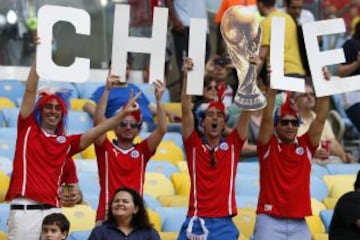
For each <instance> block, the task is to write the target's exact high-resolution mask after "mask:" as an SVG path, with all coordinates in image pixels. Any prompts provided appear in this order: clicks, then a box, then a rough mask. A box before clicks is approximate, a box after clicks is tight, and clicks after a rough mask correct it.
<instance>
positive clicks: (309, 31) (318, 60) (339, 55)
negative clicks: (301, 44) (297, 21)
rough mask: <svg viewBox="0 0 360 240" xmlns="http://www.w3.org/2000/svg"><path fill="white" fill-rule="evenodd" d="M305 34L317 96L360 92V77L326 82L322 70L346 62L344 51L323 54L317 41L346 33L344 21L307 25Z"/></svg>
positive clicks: (304, 26)
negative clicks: (328, 36)
mask: <svg viewBox="0 0 360 240" xmlns="http://www.w3.org/2000/svg"><path fill="white" fill-rule="evenodd" d="M303 32H304V40H305V46H306V52H307V56H308V60H309V66H310V71H311V75H312V79H313V84H314V89H315V92H316V96H318V97H321V96H329V95H333V94H338V93H343V92H349V91H354V90H360V84H359V83H360V75H356V76H351V77H345V78H339V77H332V78H331V80H330V81H326V80H325V79H324V76H323V73H322V70H321V68H322V67H323V66H327V65H332V64H338V63H343V62H345V55H344V51H343V49H340V48H339V49H333V50H328V51H323V52H321V51H320V49H319V45H318V41H317V37H318V36H322V35H327V34H336V33H342V32H345V23H344V20H343V19H342V18H337V19H330V20H323V21H317V22H311V23H306V24H304V25H303Z"/></svg>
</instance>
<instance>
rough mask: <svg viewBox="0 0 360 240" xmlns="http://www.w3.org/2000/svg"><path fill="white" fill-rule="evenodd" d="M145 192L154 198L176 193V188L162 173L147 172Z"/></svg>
mask: <svg viewBox="0 0 360 240" xmlns="http://www.w3.org/2000/svg"><path fill="white" fill-rule="evenodd" d="M144 194H149V195H151V196H152V197H154V198H158V197H159V196H161V195H174V194H175V190H174V186H173V184H172V183H171V181H170V180H169V179H168V178H166V177H165V175H163V174H161V173H148V172H147V173H145V184H144Z"/></svg>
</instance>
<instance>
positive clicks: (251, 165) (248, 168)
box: [236, 162, 260, 176]
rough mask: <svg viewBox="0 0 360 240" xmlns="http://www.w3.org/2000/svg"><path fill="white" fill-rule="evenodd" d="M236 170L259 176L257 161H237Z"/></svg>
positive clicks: (244, 173) (239, 172)
mask: <svg viewBox="0 0 360 240" xmlns="http://www.w3.org/2000/svg"><path fill="white" fill-rule="evenodd" d="M236 170H237V174H243V175H254V176H259V171H260V166H259V162H239V163H238V165H237V169H236Z"/></svg>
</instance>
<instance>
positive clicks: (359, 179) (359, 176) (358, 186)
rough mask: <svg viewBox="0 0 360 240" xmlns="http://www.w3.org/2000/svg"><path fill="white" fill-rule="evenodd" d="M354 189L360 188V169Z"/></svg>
mask: <svg viewBox="0 0 360 240" xmlns="http://www.w3.org/2000/svg"><path fill="white" fill-rule="evenodd" d="M354 189H355V190H357V189H360V170H359V171H358V173H357V176H356V181H355V183H354Z"/></svg>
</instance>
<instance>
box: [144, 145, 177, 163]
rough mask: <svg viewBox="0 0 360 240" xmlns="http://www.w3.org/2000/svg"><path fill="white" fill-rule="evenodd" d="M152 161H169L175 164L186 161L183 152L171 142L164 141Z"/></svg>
mask: <svg viewBox="0 0 360 240" xmlns="http://www.w3.org/2000/svg"><path fill="white" fill-rule="evenodd" d="M151 160H167V161H169V162H171V163H173V164H176V162H178V161H183V160H184V153H183V150H182V149H181V148H180V147H178V146H176V145H175V143H173V142H171V141H162V142H161V143H160V145H159V146H158V148H157V150H156V152H155V154H154V155H153V156H152V158H151Z"/></svg>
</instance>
